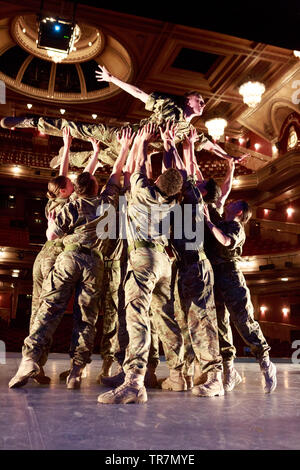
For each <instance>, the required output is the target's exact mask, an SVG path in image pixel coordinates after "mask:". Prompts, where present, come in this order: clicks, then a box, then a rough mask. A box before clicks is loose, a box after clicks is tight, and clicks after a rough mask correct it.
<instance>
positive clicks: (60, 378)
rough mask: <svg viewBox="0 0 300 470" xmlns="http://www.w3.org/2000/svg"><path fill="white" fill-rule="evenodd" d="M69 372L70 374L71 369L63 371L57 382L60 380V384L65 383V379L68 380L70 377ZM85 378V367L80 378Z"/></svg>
mask: <svg viewBox="0 0 300 470" xmlns="http://www.w3.org/2000/svg"><path fill="white" fill-rule="evenodd" d="M70 372H71V369H68V370H64V371H63V372H61V373H60V374H59V380H61V381H62V382H65V381H66V379H67V378H68V376H69V375H70ZM86 377H87V370H86V366H85V367H84V369H83V370H82V373H81V378H82V379H85V378H86Z"/></svg>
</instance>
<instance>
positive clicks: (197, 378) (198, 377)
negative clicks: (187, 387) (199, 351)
mask: <svg viewBox="0 0 300 470" xmlns="http://www.w3.org/2000/svg"><path fill="white" fill-rule="evenodd" d="M206 379H207V377H206V374H205V373H203V371H202V367H201V364H200V363H199V362H198V361H197V360H195V369H194V386H195V385H200V384H203V383H204V382H205V381H206Z"/></svg>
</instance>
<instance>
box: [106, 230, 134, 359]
mask: <svg viewBox="0 0 300 470" xmlns="http://www.w3.org/2000/svg"><path fill="white" fill-rule="evenodd" d="M111 242H114V244H115V249H114V250H113V252H111V253H110V254H108V253H106V254H105V256H104V280H103V294H104V296H103V299H102V302H103V306H102V311H103V334H102V339H101V345H100V353H101V356H102V358H103V359H105V358H108V357H111V358H113V359H115V358H116V359H117V360H118V362H119V363H120V364H122V362H123V359H124V351H125V349H126V346H127V343H128V335H127V330H126V324H125V313H124V308H125V299H124V280H125V278H126V272H127V244H126V240H123V239H121V238H118V239H117V240H111Z"/></svg>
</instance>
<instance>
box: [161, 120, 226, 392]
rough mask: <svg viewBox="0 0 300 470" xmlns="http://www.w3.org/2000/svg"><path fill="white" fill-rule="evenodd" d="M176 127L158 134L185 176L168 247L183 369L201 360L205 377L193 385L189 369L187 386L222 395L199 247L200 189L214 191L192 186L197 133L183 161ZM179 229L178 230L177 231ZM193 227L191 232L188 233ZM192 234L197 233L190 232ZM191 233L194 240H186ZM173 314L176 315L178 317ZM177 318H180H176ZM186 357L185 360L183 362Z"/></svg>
mask: <svg viewBox="0 0 300 470" xmlns="http://www.w3.org/2000/svg"><path fill="white" fill-rule="evenodd" d="M175 132H176V127H174V126H173V127H172V128H171V129H170V130H169V129H168V127H167V129H166V132H165V133H163V132H162V133H161V136H162V139H163V140H164V144H165V150H166V152H172V154H173V158H174V162H175V165H176V168H177V169H178V170H180V172H181V173H182V176H183V178H184V181H185V183H184V186H183V191H182V194H183V199H182V201H181V209H182V210H181V213H180V219H179V220H178V219H177V218H176V216H175V219H174V224H173V227H174V228H173V233H172V237H171V246H172V250H173V252H174V254H175V256H176V265H177V266H176V267H177V282H178V294H179V295H178V297H179V299H180V306H181V310H180V311H179V312H178V314H179V315H180V317H181V318H180V324H181V325H182V328H183V332H185V343H186V345H185V353H186V354H185V359H186V364H185V367H186V373H187V372H188V371H189V369H190V368H191V365H192V362H193V360H194V358H197V360H198V361H201V363H202V365H203V371H204V373H205V374H206V380H205V381H204V383H203V384H201V385H199V386H194V387H193V388H192V381H191V378H190V377H191V372H190V373H187V377H189V387H190V388H192V393H193V394H194V395H197V396H217V395H223V394H224V389H223V384H222V358H221V356H220V353H219V342H218V329H217V318H216V310H215V304H214V297H213V271H212V268H211V265H210V263H209V261H208V259H207V258H206V256H205V253H204V250H203V199H202V193H203V194H207V193H212V197H213V196H214V195H215V194H216V188H217V186H216V184H215V183H214V182H213V181H210V182H207V181H203V183H202V186H200V185H198V187H197V186H196V185H195V184H193V180H192V178H191V177H187V174H189V175H190V174H191V170H190V167H191V159H192V154H193V153H194V142H195V139H196V138H197V135H196V133H192V134H191V135H190V136H189V137H188V138H187V140H186V141H185V143H184V148H183V151H184V157H185V164H184V163H183V162H182V160H181V158H180V156H179V154H178V152H177V151H176V148H175V142H174V135H175ZM188 211H189V212H190V220H189V224H190V226H189V227H187V220H188V219H187V216H188ZM180 228H182V233H177V231H178V229H180ZM192 231H194V232H192ZM195 232H196V236H195ZM189 235H191V236H192V237H193V238H191V239H190V238H189ZM178 314H177V315H178ZM178 321H179V320H178ZM187 361H190V362H187ZM178 385H179V384H178V381H177V380H176V379H173V378H172V377H171V376H170V377H169V378H168V379H166V380H165V381H164V382H162V388H164V389H168V390H176V388H177V387H178Z"/></svg>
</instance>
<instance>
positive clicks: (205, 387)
mask: <svg viewBox="0 0 300 470" xmlns="http://www.w3.org/2000/svg"><path fill="white" fill-rule="evenodd" d="M192 394H193V395H196V396H197V397H215V396H221V395H224V388H223V382H222V372H221V371H214V370H212V371H209V372H207V379H206V382H205V383H203V384H202V385H197V386H196V387H194V388H193V389H192Z"/></svg>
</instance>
